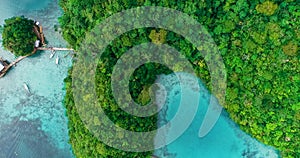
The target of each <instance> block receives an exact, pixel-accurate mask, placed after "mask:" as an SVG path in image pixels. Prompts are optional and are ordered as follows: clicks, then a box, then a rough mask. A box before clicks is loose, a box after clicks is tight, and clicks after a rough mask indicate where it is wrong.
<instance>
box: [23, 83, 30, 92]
mask: <svg viewBox="0 0 300 158" xmlns="http://www.w3.org/2000/svg"><path fill="white" fill-rule="evenodd" d="M23 86H24V89H25V91H26V93H27V94H31V93H30V90H29V88H28V86H27V84H26V83H24V84H23Z"/></svg>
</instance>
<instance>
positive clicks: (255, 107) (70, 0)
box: [59, 0, 300, 158]
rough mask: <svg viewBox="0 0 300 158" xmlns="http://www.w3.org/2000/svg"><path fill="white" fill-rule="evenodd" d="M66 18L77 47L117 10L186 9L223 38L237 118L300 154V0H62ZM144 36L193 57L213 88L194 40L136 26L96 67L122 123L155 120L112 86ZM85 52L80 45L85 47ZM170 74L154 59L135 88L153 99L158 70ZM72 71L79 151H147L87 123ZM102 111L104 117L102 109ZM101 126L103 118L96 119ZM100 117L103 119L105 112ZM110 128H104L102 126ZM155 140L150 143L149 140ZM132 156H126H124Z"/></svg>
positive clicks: (107, 101)
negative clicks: (124, 147) (133, 109)
mask: <svg viewBox="0 0 300 158" xmlns="http://www.w3.org/2000/svg"><path fill="white" fill-rule="evenodd" d="M60 5H61V7H62V9H63V10H64V14H63V16H62V17H61V18H60V19H59V20H60V23H61V27H62V29H63V36H64V38H65V39H66V40H67V41H68V42H69V44H70V45H72V46H73V47H74V48H78V47H79V45H80V43H81V42H82V41H83V40H84V39H85V38H86V36H85V33H86V32H88V31H90V30H91V29H92V28H94V27H95V26H96V24H97V23H99V22H101V21H102V20H104V19H105V18H107V17H109V16H110V15H112V14H114V13H116V12H119V11H122V10H124V9H129V8H133V7H137V6H144V5H146V6H150V5H152V6H163V7H169V8H173V9H177V10H179V11H182V12H184V13H186V14H188V15H190V16H192V17H193V18H195V19H196V20H197V21H198V22H199V23H201V24H202V25H203V26H205V28H207V30H208V32H209V33H210V34H211V36H212V38H213V39H214V41H215V42H216V44H217V46H218V48H219V50H220V53H221V55H222V58H223V60H224V63H225V67H226V70H227V73H228V74H227V76H228V78H227V81H228V82H227V86H228V88H227V92H226V103H225V104H224V105H223V106H224V107H225V109H226V110H227V111H228V112H229V114H230V117H231V118H232V119H233V120H234V121H235V122H236V123H237V124H238V125H239V126H240V127H241V128H242V129H243V130H244V131H246V132H247V133H249V134H251V135H252V136H253V137H255V138H256V139H258V140H260V141H261V142H263V143H265V144H268V145H271V146H274V147H275V148H277V149H279V150H280V154H281V156H282V157H287V158H292V157H299V156H300V148H299V146H300V132H299V129H300V111H299V107H300V104H299V102H300V98H299V94H300V88H299V85H300V77H299V74H300V60H299V57H300V54H299V41H300V31H299V26H300V14H299V11H300V5H299V2H298V1H297V0H282V1H279V0H272V1H263V0H262V1H260V0H251V1H250V0H216V1H211V0H203V1H194V0H186V1H179V0H177V1H176V0H174V1H170V0H159V1H154V0H138V1H131V0H113V1H107V0H101V1H100V0H87V1H81V0H61V1H60ZM145 42H153V43H156V44H161V43H165V44H168V45H170V46H172V47H174V48H176V49H177V50H178V51H180V52H181V53H182V54H183V55H185V56H186V58H187V59H189V61H190V62H191V63H192V64H193V66H194V69H195V71H196V72H197V74H198V76H199V77H200V78H201V79H202V80H203V81H204V82H205V83H206V85H207V87H208V88H210V87H211V83H210V74H209V71H208V68H207V65H206V63H205V60H204V59H203V57H202V56H201V53H200V52H198V51H197V49H196V48H194V47H193V45H192V44H191V43H190V42H189V41H187V40H186V39H184V38H183V37H181V36H180V35H178V34H176V33H174V32H170V31H167V30H159V29H157V28H143V29H136V30H132V31H129V32H127V33H125V34H123V35H122V36H120V37H119V38H117V39H115V40H114V41H113V42H112V43H111V45H110V46H109V47H107V48H106V51H105V53H104V54H103V58H102V59H101V61H99V68H98V69H97V76H96V82H97V92H98V93H99V101H101V103H102V105H103V107H102V108H103V109H105V112H106V113H107V115H109V116H110V118H111V120H113V121H114V122H115V123H116V124H118V125H119V126H121V127H123V128H126V129H131V130H133V131H144V130H149V129H153V128H154V126H156V121H157V119H156V117H155V116H154V117H149V118H145V119H140V118H135V117H132V116H130V115H128V114H126V113H125V112H124V111H122V110H121V109H120V108H118V106H117V104H116V101H115V100H114V99H113V97H112V94H111V92H112V91H111V87H110V77H111V73H112V68H113V66H114V64H116V62H117V60H118V59H119V58H120V56H122V54H123V53H124V52H126V51H127V50H128V49H130V48H132V47H133V46H135V45H139V44H141V43H145ZM79 53H80V52H79ZM162 73H170V72H169V70H166V69H165V68H164V67H162V66H159V65H155V64H150V65H144V66H142V67H140V68H139V69H137V70H136V72H135V73H134V74H133V77H132V78H133V79H132V80H131V81H132V82H131V83H130V88H131V89H130V92H131V95H132V96H133V98H134V99H136V101H137V102H138V101H141V102H142V103H147V102H148V101H149V99H148V98H149V97H148V94H146V93H145V91H146V89H147V88H149V85H151V83H153V81H154V80H155V78H156V75H158V74H162ZM71 81H72V78H71V77H69V78H67V79H66V87H67V95H66V101H65V105H66V107H67V113H68V117H69V118H70V121H69V128H70V142H71V144H72V146H73V149H74V152H75V155H76V156H78V157H146V156H150V155H151V152H146V153H126V152H124V151H119V150H116V149H113V148H110V147H108V146H106V145H105V144H103V143H102V142H100V141H98V140H97V139H96V138H95V137H93V135H92V134H91V133H90V132H89V131H88V130H87V129H86V128H85V126H84V124H83V123H82V121H81V119H80V117H79V116H78V114H77V111H76V107H75V105H74V101H73V98H72V97H73V96H72V86H71V84H72V82H71ZM99 117H101V116H99ZM90 119H93V120H96V121H94V124H95V125H98V124H100V123H99V122H98V120H99V119H98V118H90ZM100 120H101V119H100ZM101 134H103V135H105V133H101ZM149 143H151V142H149ZM124 155H127V156H124Z"/></svg>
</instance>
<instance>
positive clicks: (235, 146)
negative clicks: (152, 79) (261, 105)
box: [155, 74, 279, 158]
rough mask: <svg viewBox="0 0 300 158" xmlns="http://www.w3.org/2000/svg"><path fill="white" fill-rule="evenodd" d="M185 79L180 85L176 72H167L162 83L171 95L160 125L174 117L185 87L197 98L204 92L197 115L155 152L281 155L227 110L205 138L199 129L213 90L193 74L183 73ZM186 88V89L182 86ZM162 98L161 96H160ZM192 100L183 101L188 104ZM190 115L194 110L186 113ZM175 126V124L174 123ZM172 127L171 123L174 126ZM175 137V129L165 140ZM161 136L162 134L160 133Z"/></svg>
mask: <svg viewBox="0 0 300 158" xmlns="http://www.w3.org/2000/svg"><path fill="white" fill-rule="evenodd" d="M179 76H181V77H182V78H184V82H183V83H182V84H181V85H180V84H179V82H178V80H177V78H176V76H175V75H163V76H160V78H159V79H158V83H160V84H162V85H164V89H165V91H158V93H159V94H163V93H167V95H166V96H167V99H166V102H165V105H164V107H163V109H162V110H161V111H160V113H159V120H160V121H159V123H158V124H159V126H161V125H163V124H165V123H166V122H168V121H170V120H171V119H172V118H173V117H174V116H175V114H176V112H177V110H178V107H179V106H180V101H181V92H182V90H183V89H184V92H185V93H187V94H186V95H187V96H189V99H193V98H197V94H199V93H200V95H201V96H200V101H199V105H198V111H197V113H196V116H195V118H194V120H193V122H192V123H191V125H190V126H189V127H188V129H187V130H186V131H185V132H184V133H183V135H181V136H180V137H179V138H178V139H176V140H175V141H174V142H172V143H171V144H169V145H167V146H165V147H163V148H161V149H158V150H156V151H155V155H157V156H159V157H163V158H173V157H176V158H277V157H279V156H278V152H277V151H276V150H275V149H273V148H271V147H269V146H265V145H263V144H262V143H260V142H258V141H257V140H256V139H254V138H252V137H250V136H249V135H247V134H246V133H244V132H243V131H241V129H239V127H238V126H237V125H236V124H235V123H234V122H233V121H232V120H230V119H229V116H228V114H227V113H226V112H225V111H224V110H223V112H222V114H221V116H220V118H219V119H218V121H217V123H216V124H215V126H214V127H213V129H212V130H211V131H210V132H209V133H208V134H207V135H206V136H205V137H202V138H199V137H198V132H199V129H200V126H201V123H202V122H203V119H204V115H205V113H206V111H207V108H208V105H209V98H210V93H209V92H208V91H207V89H206V88H205V87H204V86H203V85H202V84H201V81H199V87H200V89H198V90H197V88H196V87H195V86H193V85H191V84H190V83H191V82H190V79H191V77H192V76H191V75H187V74H180V75H179ZM181 88H182V89H181ZM158 100H160V99H159V97H158ZM185 104H188V103H182V105H181V106H184V105H185ZM184 115H190V113H184ZM171 126H172V124H171ZM170 128H171V127H170ZM171 137H172V134H171V132H167V133H166V134H165V136H164V139H165V141H167V140H169V139H170V138H171ZM159 138H161V137H159Z"/></svg>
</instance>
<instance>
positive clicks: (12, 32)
mask: <svg viewBox="0 0 300 158" xmlns="http://www.w3.org/2000/svg"><path fill="white" fill-rule="evenodd" d="M33 24H34V22H33V20H30V19H27V18H25V17H23V16H20V17H12V18H9V19H6V20H5V24H4V27H3V31H0V32H2V39H3V41H2V43H3V44H2V45H3V46H4V48H5V49H7V50H9V51H11V52H12V53H14V54H15V55H16V56H23V55H27V54H30V53H32V52H33V50H34V42H35V41H36V40H37V36H36V34H35V33H34V32H33ZM0 30H2V27H1V28H0Z"/></svg>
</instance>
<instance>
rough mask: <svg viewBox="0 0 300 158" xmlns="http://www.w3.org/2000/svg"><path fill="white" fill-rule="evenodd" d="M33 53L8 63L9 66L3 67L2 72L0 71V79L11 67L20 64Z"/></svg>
mask: <svg viewBox="0 0 300 158" xmlns="http://www.w3.org/2000/svg"><path fill="white" fill-rule="evenodd" d="M34 53H35V52H34ZM34 53H31V54H28V55H25V56H20V57H18V58H17V59H16V60H15V61H14V62H12V63H10V64H9V65H4V69H3V70H2V71H0V78H1V77H3V76H4V75H5V74H6V73H7V72H8V71H9V69H10V68H11V67H12V66H14V65H16V64H17V63H18V62H20V61H21V60H23V59H25V58H27V57H28V56H30V55H32V54H34Z"/></svg>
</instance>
